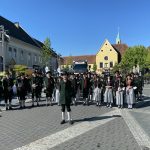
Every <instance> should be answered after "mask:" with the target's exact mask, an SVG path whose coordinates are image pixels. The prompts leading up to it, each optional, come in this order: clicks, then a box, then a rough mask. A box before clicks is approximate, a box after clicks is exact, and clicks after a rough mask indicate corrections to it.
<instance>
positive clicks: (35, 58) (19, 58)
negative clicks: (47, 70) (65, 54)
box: [0, 16, 58, 70]
mask: <svg viewBox="0 0 150 150" xmlns="http://www.w3.org/2000/svg"><path fill="white" fill-rule="evenodd" d="M0 26H3V27H4V29H5V30H6V33H7V35H8V36H7V37H4V39H3V42H2V38H1V40H0V41H1V42H0V56H2V57H3V62H4V64H5V66H4V68H5V70H7V69H8V68H10V67H11V66H12V65H15V64H19V65H26V66H27V67H29V68H33V67H34V66H40V67H42V58H41V50H42V46H43V43H42V42H40V41H38V40H36V39H33V38H32V37H31V36H30V35H28V34H27V33H26V32H25V31H24V30H23V29H22V27H21V26H20V25H19V23H12V22H11V21H9V20H7V19H5V18H3V17H1V16H0ZM0 33H2V31H0ZM1 35H2V34H1ZM1 37H2V36H1ZM49 67H51V69H53V70H56V69H57V67H58V63H57V54H56V53H55V52H54V51H52V57H51V59H50V61H49ZM4 68H3V69H4Z"/></svg>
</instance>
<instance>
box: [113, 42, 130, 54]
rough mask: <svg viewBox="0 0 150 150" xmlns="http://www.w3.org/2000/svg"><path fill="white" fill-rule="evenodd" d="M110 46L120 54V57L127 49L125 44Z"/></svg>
mask: <svg viewBox="0 0 150 150" xmlns="http://www.w3.org/2000/svg"><path fill="white" fill-rule="evenodd" d="M112 46H113V47H114V49H115V50H117V52H119V53H120V55H121V56H122V55H123V54H124V53H125V51H126V50H127V48H128V46H127V45H126V44H112Z"/></svg>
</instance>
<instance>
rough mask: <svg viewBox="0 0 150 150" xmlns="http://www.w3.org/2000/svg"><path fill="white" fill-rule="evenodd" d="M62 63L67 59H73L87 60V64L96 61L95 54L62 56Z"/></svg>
mask: <svg viewBox="0 0 150 150" xmlns="http://www.w3.org/2000/svg"><path fill="white" fill-rule="evenodd" d="M63 59H64V61H63V64H67V61H68V59H70V60H71V61H72V62H73V61H80V60H87V62H88V64H94V63H95V62H96V55H82V56H66V57H63Z"/></svg>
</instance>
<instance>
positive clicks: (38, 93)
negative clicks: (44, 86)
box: [32, 88, 40, 99]
mask: <svg viewBox="0 0 150 150" xmlns="http://www.w3.org/2000/svg"><path fill="white" fill-rule="evenodd" d="M34 96H35V97H36V98H39V97H40V90H39V89H38V88H37V89H32V99H33V98H34Z"/></svg>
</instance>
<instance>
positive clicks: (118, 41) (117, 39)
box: [116, 29, 121, 44]
mask: <svg viewBox="0 0 150 150" xmlns="http://www.w3.org/2000/svg"><path fill="white" fill-rule="evenodd" d="M116 44H121V39H120V34H119V29H118V34H117V38H116Z"/></svg>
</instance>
